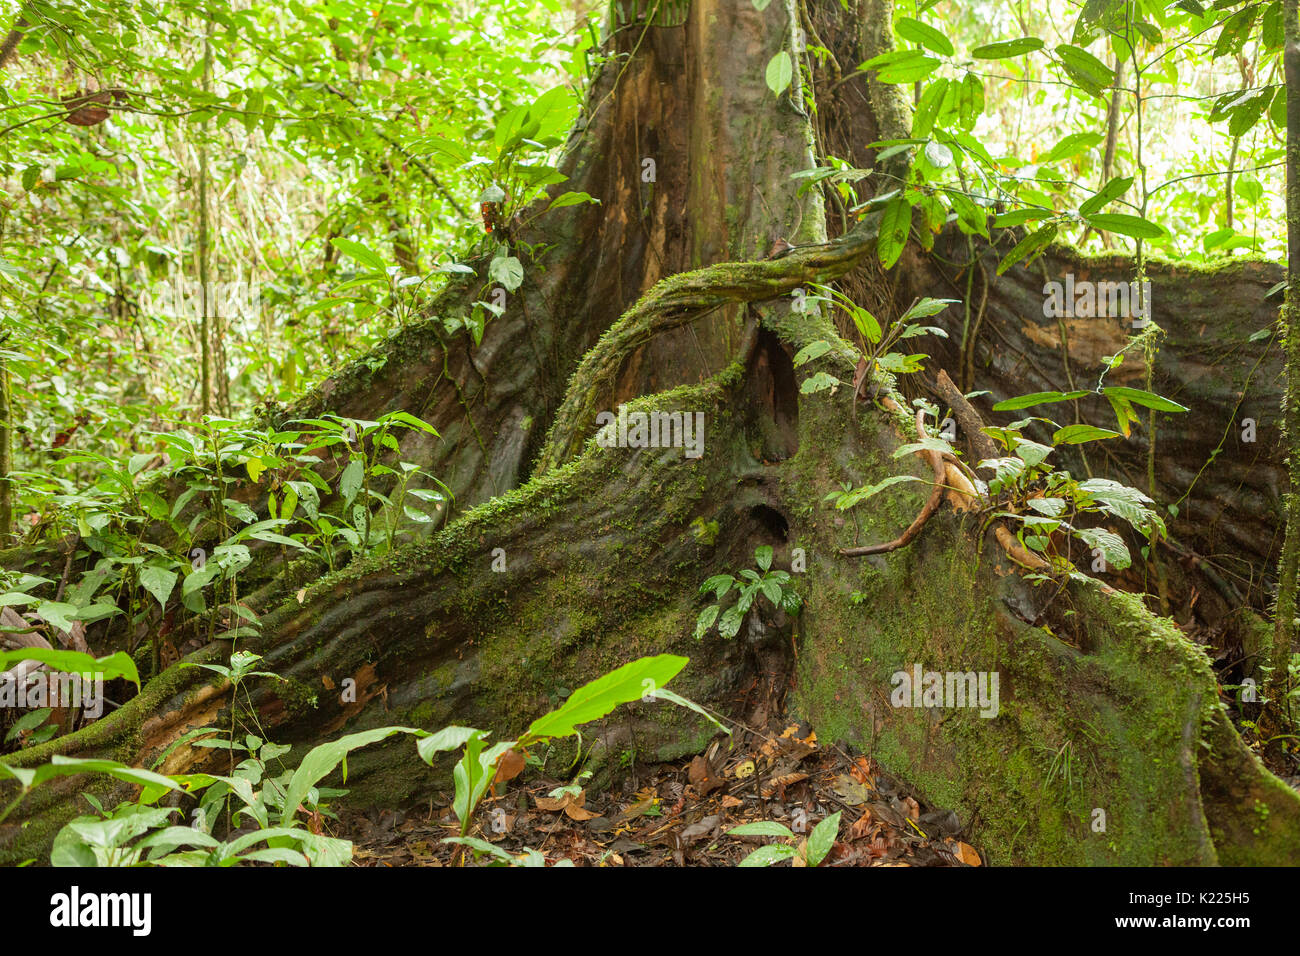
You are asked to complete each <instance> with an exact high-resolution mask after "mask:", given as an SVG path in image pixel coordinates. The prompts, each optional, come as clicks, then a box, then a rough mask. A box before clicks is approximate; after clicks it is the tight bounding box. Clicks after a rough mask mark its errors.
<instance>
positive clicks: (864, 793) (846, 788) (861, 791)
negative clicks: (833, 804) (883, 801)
mask: <svg viewBox="0 0 1300 956" xmlns="http://www.w3.org/2000/svg"><path fill="white" fill-rule="evenodd" d="M831 789H833V790H834V791H835V795H836V796H837V797H839V798H840V799H841V800H843V801H844V803H846V804H847V805H849V806H850V807H857V806H861V805H862V804H864V803H866V802H867V801H868V800H870V799H871V791H870V790H869V789H867V787H865V786H863V785H862V784H860V783H858V781H856V780H854V779H853V778H852V777H850V776H849V775H848V774H847V773H842V774H840V775H839V776H838V777H836V778H835V785H834V786H833V787H832V788H831Z"/></svg>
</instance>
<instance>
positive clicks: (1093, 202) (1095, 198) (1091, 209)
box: [1079, 176, 1133, 216]
mask: <svg viewBox="0 0 1300 956" xmlns="http://www.w3.org/2000/svg"><path fill="white" fill-rule="evenodd" d="M1132 185H1133V177H1132V176H1116V177H1115V178H1114V179H1111V180H1110V181H1109V182H1107V183H1106V185H1105V186H1102V187H1101V189H1099V190H1097V191H1096V192H1095V193H1093V195H1091V196H1089V197H1088V198H1087V199H1085V200H1084V201H1083V202H1081V203H1080V204H1079V215H1081V216H1091V215H1092V214H1093V213H1095V212H1097V210H1099V209H1101V208H1102V207H1103V206H1105V205H1107V204H1109V203H1111V202H1114V201H1115V200H1116V199H1118V198H1119V197H1120V196H1122V195H1124V194H1125V193H1126V192H1128V191H1129V187H1130V186H1132Z"/></svg>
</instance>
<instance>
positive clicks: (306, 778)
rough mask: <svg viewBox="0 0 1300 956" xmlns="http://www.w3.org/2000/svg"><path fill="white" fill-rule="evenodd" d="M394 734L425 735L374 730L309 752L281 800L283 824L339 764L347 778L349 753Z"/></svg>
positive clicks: (412, 729) (413, 731)
mask: <svg viewBox="0 0 1300 956" xmlns="http://www.w3.org/2000/svg"><path fill="white" fill-rule="evenodd" d="M393 734H415V735H416V736H417V737H424V736H426V734H427V732H426V731H423V730H418V729H417V728H415V727H376V728H375V729H373V730H363V731H361V732H360V733H355V734H348V735H347V736H346V737H340V738H339V739H338V740H331V741H330V742H328V743H324V744H320V745H318V746H316V747H313V748H312V749H311V750H309V751H308V752H307V756H305V757H303V758H302V763H301V764H299V765H298V769H297V770H295V771H294V772H293V776H292V777H291V778H290V779H289V786H288V789H287V792H286V794H285V798H284V816H283V817H282V820H283V822H284V823H286V824H287V823H289V821H291V820H292V819H293V817H294V814H296V813H297V812H298V806H299V805H300V804H301V803H302V801H303V799H304V798H305V797H306V796H307V791H309V790H310V789H311V788H312V787H314V786H316V784H318V783H319V782H320V781H322V780H324V779H325V778H326V777H327V776H329V774H330V773H332V772H333V770H334V768H335V767H337V766H338V765H339V764H340V763H344V766H345V770H344V775H345V776H346V773H347V771H346V761H347V756H348V754H349V753H351V752H352V751H354V750H356V749H357V748H358V747H366V746H369V745H370V744H373V743H376V742H378V741H380V740H385V739H387V738H388V737H391V736H393Z"/></svg>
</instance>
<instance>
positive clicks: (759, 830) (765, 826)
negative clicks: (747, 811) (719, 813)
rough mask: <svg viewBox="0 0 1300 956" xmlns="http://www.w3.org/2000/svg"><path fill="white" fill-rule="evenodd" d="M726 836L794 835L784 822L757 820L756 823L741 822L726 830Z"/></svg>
mask: <svg viewBox="0 0 1300 956" xmlns="http://www.w3.org/2000/svg"><path fill="white" fill-rule="evenodd" d="M727 836H775V837H791V838H793V837H794V833H792V832H791V830H790V828H789V827H787V826H785V825H784V824H781V823H777V822H776V821H775V820H759V821H758V822H757V823H742V824H740V826H737V827H732V828H731V829H730V830H728V831H727Z"/></svg>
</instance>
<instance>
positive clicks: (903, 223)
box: [876, 196, 912, 269]
mask: <svg viewBox="0 0 1300 956" xmlns="http://www.w3.org/2000/svg"><path fill="white" fill-rule="evenodd" d="M911 230H912V206H911V203H909V202H908V201H907V200H906V199H904V198H903V197H902V196H895V197H894V198H893V199H892V200H890V202H889V205H887V206H886V207H885V210H884V212H883V213H881V216H880V230H879V233H878V235H877V238H876V254H877V256H879V258H880V264H881V265H882V266H884V267H885V268H886V269H892V268H893V267H894V264H895V263H896V262H898V257H899V256H901V255H902V254H903V247H904V246H906V245H907V236H908V233H910V232H911Z"/></svg>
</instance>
